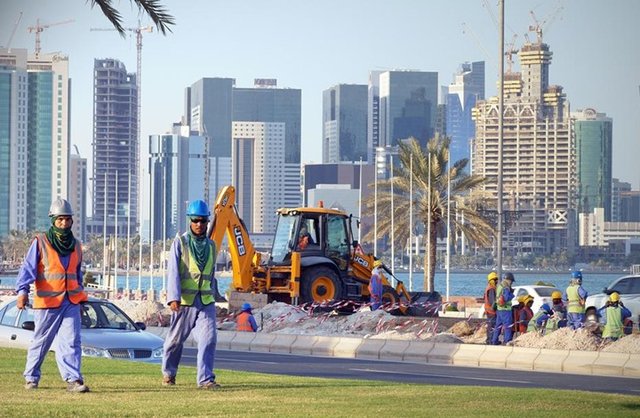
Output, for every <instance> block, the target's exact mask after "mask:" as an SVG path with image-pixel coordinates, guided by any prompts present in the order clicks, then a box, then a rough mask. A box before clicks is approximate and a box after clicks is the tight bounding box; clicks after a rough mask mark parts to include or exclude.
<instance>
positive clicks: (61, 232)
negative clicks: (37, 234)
mask: <svg viewBox="0 0 640 418" xmlns="http://www.w3.org/2000/svg"><path fill="white" fill-rule="evenodd" d="M57 218H58V217H57V216H52V217H51V227H50V228H49V230H48V231H47V239H48V240H49V242H50V243H51V246H52V247H53V248H54V249H55V250H56V251H57V252H58V254H60V255H61V256H62V257H66V256H68V255H69V254H71V253H72V252H73V250H74V248H75V247H76V239H75V237H74V236H73V232H71V228H70V227H69V228H65V229H62V228H58V227H57V226H56V225H55V222H56V219H57Z"/></svg>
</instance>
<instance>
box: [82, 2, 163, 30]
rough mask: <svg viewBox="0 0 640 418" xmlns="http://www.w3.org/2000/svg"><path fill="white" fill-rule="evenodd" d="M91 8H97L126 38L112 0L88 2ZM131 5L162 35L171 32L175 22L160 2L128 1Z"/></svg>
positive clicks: (120, 18)
mask: <svg viewBox="0 0 640 418" xmlns="http://www.w3.org/2000/svg"><path fill="white" fill-rule="evenodd" d="M89 1H90V3H91V8H93V7H94V6H96V5H97V6H98V7H99V8H100V10H101V11H102V14H104V16H105V17H106V18H107V19H108V20H109V22H111V24H112V25H113V27H114V28H115V29H116V30H117V31H118V33H120V35H121V36H122V37H124V36H126V28H125V27H124V26H123V25H122V15H121V14H120V12H119V11H118V10H117V9H116V8H115V7H114V6H113V0H89ZM130 1H131V3H133V4H135V5H136V6H137V7H138V11H139V12H140V13H142V12H144V13H146V14H147V15H148V16H149V18H151V20H152V21H153V23H154V24H155V25H156V28H157V29H158V30H159V31H160V32H162V34H163V35H166V34H167V31H169V32H171V28H170V26H171V25H175V21H174V18H173V16H172V15H170V14H169V13H168V11H167V9H166V8H165V7H164V6H163V5H162V4H160V0H130Z"/></svg>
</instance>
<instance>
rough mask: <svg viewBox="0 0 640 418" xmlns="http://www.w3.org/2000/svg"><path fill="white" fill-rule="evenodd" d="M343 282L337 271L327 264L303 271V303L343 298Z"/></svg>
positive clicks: (301, 295)
mask: <svg viewBox="0 0 640 418" xmlns="http://www.w3.org/2000/svg"><path fill="white" fill-rule="evenodd" d="M342 293H343V292H342V282H341V281H340V278H339V277H338V275H337V274H336V272H335V271H334V270H333V269H331V268H329V267H325V266H317V267H310V268H308V269H305V271H304V272H303V273H302V279H301V283H300V299H301V301H302V303H307V302H324V301H328V300H337V299H342Z"/></svg>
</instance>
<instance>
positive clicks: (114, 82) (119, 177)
mask: <svg viewBox="0 0 640 418" xmlns="http://www.w3.org/2000/svg"><path fill="white" fill-rule="evenodd" d="M137 112H138V109H137V88H136V75H135V74H131V73H127V69H126V67H125V65H124V64H123V63H122V62H120V61H118V60H115V59H111V58H107V59H96V60H95V61H94V79H93V219H94V223H95V228H96V230H95V231H94V232H98V233H105V234H113V233H114V232H115V226H116V217H117V220H118V222H117V224H118V232H117V235H126V234H127V221H128V220H129V218H130V220H131V229H130V231H131V233H135V228H136V226H137V225H138V215H139V213H138V209H139V207H138V196H139V194H138V154H139V144H138V138H137V132H138V129H137V124H138V122H137V121H138V117H137ZM129 176H131V179H129ZM116 191H117V196H116ZM116 202H117V208H116ZM129 212H130V213H131V215H130V217H129ZM105 214H106V222H105ZM103 225H106V231H104V228H103Z"/></svg>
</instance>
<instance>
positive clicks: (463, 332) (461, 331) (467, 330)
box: [447, 321, 476, 337]
mask: <svg viewBox="0 0 640 418" xmlns="http://www.w3.org/2000/svg"><path fill="white" fill-rule="evenodd" d="M447 332H449V333H451V334H454V335H455V336H456V337H466V336H468V335H473V334H474V333H475V332H476V328H475V327H474V326H473V325H472V324H471V323H470V322H468V321H460V322H456V323H455V325H453V326H452V327H451V328H449V330H448V331H447Z"/></svg>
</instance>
